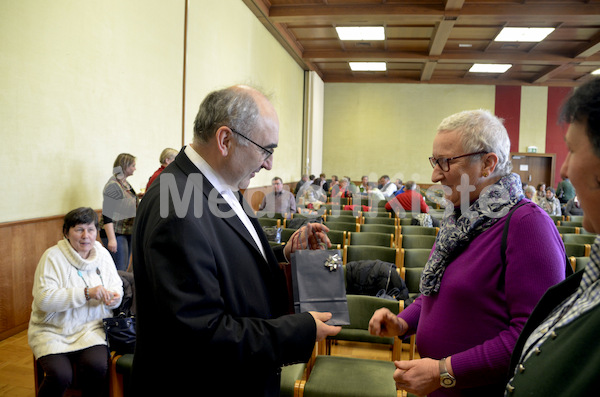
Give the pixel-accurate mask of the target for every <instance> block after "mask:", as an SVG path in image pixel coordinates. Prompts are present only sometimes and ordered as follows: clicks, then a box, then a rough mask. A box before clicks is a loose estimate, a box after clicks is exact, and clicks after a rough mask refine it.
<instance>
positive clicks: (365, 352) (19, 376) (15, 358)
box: [0, 331, 408, 397]
mask: <svg viewBox="0 0 600 397" xmlns="http://www.w3.org/2000/svg"><path fill="white" fill-rule="evenodd" d="M331 354H332V355H340V356H349V357H359V358H367V359H375V360H391V357H392V353H391V351H390V350H389V349H388V348H386V347H385V346H379V345H374V344H359V343H353V342H346V341H339V342H338V344H337V345H334V346H333V347H332V349H331ZM402 359H405V360H408V352H402ZM33 384H34V382H33V355H32V353H31V349H30V348H29V345H28V344H27V331H23V332H21V333H18V334H16V335H15V336H12V337H10V338H8V339H4V340H3V341H0V397H34V396H35V390H34V386H33ZM402 395H403V394H402V393H400V392H399V393H398V396H402Z"/></svg>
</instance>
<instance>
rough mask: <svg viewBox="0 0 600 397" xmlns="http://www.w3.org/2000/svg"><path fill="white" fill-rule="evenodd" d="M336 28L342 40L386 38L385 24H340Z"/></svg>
mask: <svg viewBox="0 0 600 397" xmlns="http://www.w3.org/2000/svg"><path fill="white" fill-rule="evenodd" d="M335 30H336V31H337V34H338V36H339V37H340V40H355V41H358V40H385V30H384V29H383V26H348V27H341V26H338V27H336V28H335Z"/></svg>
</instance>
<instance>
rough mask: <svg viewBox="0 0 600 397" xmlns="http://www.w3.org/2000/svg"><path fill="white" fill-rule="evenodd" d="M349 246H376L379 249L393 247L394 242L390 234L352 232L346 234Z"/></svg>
mask: <svg viewBox="0 0 600 397" xmlns="http://www.w3.org/2000/svg"><path fill="white" fill-rule="evenodd" d="M348 244H349V245H376V246H379V247H391V248H393V247H394V244H395V240H394V235H393V234H392V233H374V232H360V233H357V232H353V233H348Z"/></svg>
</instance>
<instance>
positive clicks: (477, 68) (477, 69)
mask: <svg viewBox="0 0 600 397" xmlns="http://www.w3.org/2000/svg"><path fill="white" fill-rule="evenodd" d="M511 66H512V65H511V64H510V63H474V64H473V66H471V69H469V72H471V73H504V72H506V71H507V70H508V69H510V68H511Z"/></svg>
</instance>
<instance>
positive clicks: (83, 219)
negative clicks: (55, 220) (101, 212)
mask: <svg viewBox="0 0 600 397" xmlns="http://www.w3.org/2000/svg"><path fill="white" fill-rule="evenodd" d="M92 222H93V223H94V226H96V229H98V214H96V211H94V210H93V209H91V208H90V207H79V208H75V209H74V210H71V211H69V213H68V214H67V215H65V220H64V222H63V235H65V236H66V235H67V233H69V229H71V228H72V227H75V226H77V225H82V224H83V225H87V224H88V223H92Z"/></svg>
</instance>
